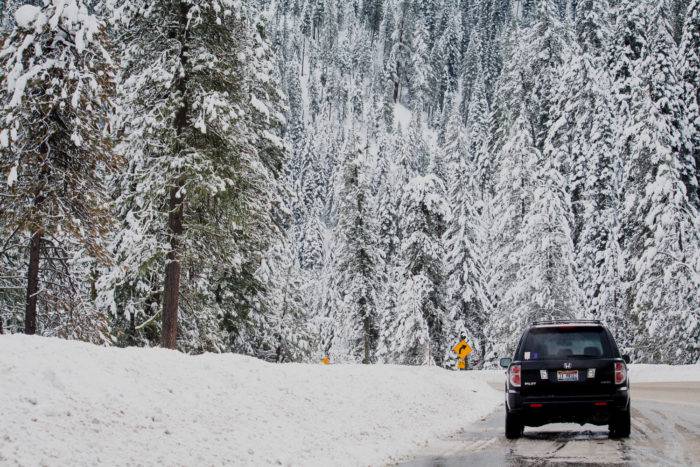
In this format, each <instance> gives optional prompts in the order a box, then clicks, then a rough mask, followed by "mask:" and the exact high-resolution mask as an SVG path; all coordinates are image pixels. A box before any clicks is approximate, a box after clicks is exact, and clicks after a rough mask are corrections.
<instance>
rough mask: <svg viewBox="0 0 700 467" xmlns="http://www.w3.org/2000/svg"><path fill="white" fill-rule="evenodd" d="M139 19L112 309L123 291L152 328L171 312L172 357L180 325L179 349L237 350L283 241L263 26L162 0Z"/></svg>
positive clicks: (131, 59)
mask: <svg viewBox="0 0 700 467" xmlns="http://www.w3.org/2000/svg"><path fill="white" fill-rule="evenodd" d="M134 12H135V14H134V15H133V16H131V18H130V22H129V23H128V26H129V29H128V36H127V47H126V50H125V56H126V60H125V63H126V66H125V68H124V71H123V83H124V84H123V86H122V94H121V95H122V98H121V100H122V109H123V110H122V112H121V114H120V118H119V124H120V130H121V131H122V132H123V134H124V135H125V139H124V143H123V145H122V151H123V153H124V155H125V156H126V158H127V159H128V160H129V165H130V168H129V171H128V172H127V173H126V174H125V175H124V177H123V178H122V179H121V180H120V181H119V186H120V190H119V191H120V193H121V194H120V197H119V199H118V200H117V202H118V205H119V206H120V209H121V211H122V219H123V220H124V222H125V225H124V227H125V228H124V230H123V231H122V232H121V234H120V236H119V237H118V238H117V239H116V242H115V251H116V253H117V257H118V258H119V262H120V264H122V265H128V266H127V267H126V268H124V267H121V268H116V269H115V270H114V271H112V274H111V277H110V278H109V280H108V281H106V284H105V290H106V291H107V300H109V294H110V293H116V296H115V299H116V300H117V303H115V308H116V311H117V312H118V313H121V314H124V313H126V315H125V316H126V317H129V313H131V312H132V310H131V309H129V308H126V309H125V308H124V304H128V303H130V302H133V303H135V304H136V305H135V306H134V307H133V308H134V310H133V311H135V312H139V311H141V312H143V311H142V310H145V311H146V312H148V313H149V314H151V316H150V317H148V315H143V318H140V319H144V318H146V317H148V319H147V320H146V321H144V323H143V324H145V323H149V322H151V323H152V322H153V319H155V318H156V316H157V314H158V313H157V311H155V310H157V309H159V308H161V307H162V322H163V330H162V332H161V333H160V338H161V339H162V343H163V345H164V346H165V347H174V346H175V344H176V336H177V330H178V327H182V328H184V329H183V331H184V332H183V333H182V334H181V335H182V339H181V344H182V345H181V348H184V349H194V350H206V349H217V350H219V349H221V348H222V347H223V346H226V345H229V346H234V347H235V346H238V345H240V344H239V341H238V340H237V339H238V337H239V336H241V335H243V334H245V333H244V332H243V328H245V327H246V326H248V325H250V323H251V322H252V318H251V314H252V313H254V307H253V303H252V302H253V301H254V300H255V297H256V296H257V295H258V294H259V293H260V291H261V290H262V288H263V286H262V284H261V283H260V281H259V280H258V279H257V278H256V275H255V272H256V270H257V269H258V267H259V264H260V261H261V254H262V253H263V252H264V251H266V250H267V248H268V246H269V244H270V241H271V239H273V238H274V237H276V236H278V235H279V232H280V226H279V221H278V219H277V214H276V212H277V211H278V209H279V197H280V194H281V192H282V191H281V189H280V187H279V184H278V177H279V176H280V172H281V160H282V158H283V157H284V154H285V151H284V147H283V145H282V143H281V139H280V138H279V128H280V122H281V121H282V119H283V116H282V114H281V113H280V109H281V107H280V104H279V96H277V95H276V94H275V92H276V90H275V89H274V87H271V86H273V83H274V82H275V76H274V75H271V74H270V70H271V69H270V67H269V64H268V63H269V61H270V52H269V50H268V48H267V46H266V39H265V37H264V25H262V24H261V23H256V22H255V21H254V20H253V19H252V17H251V16H250V14H249V12H247V11H237V12H235V13H234V12H233V11H231V10H230V9H227V7H226V5H224V4H221V3H220V2H218V1H216V2H210V3H206V4H202V5H199V4H196V5H195V4H191V3H189V2H184V1H182V2H175V3H173V2H172V1H165V0H163V1H159V2H154V3H152V4H148V5H141V4H135V6H134ZM163 37H169V38H170V39H169V40H168V41H163ZM163 270H164V271H165V274H164V276H161V274H162V272H161V271H163ZM183 272H184V273H186V276H185V277H186V281H184V282H183V285H184V287H181V283H180V280H181V276H182V274H183ZM205 278H206V279H205ZM161 281H163V285H162V286H161V285H160V284H161ZM111 291H114V292H111ZM180 297H184V300H183V302H182V304H183V305H184V306H183V307H181V306H180ZM180 316H181V317H182V318H183V319H182V321H180V320H179V317H180ZM151 318H153V319H151ZM143 324H142V325H143ZM154 331H155V332H154V337H155V336H158V335H159V333H158V332H157V330H154ZM221 331H223V333H222V332H221ZM229 348H230V347H229Z"/></svg>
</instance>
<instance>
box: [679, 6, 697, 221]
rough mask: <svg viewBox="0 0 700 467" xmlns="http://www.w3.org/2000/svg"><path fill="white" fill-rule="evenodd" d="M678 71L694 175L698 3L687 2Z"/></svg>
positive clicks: (689, 189) (690, 187) (695, 154)
mask: <svg viewBox="0 0 700 467" xmlns="http://www.w3.org/2000/svg"><path fill="white" fill-rule="evenodd" d="M680 70H681V74H682V79H683V87H684V88H683V90H682V92H683V97H684V99H685V112H686V116H685V122H686V125H687V128H686V130H685V133H686V134H687V135H688V145H689V147H688V150H690V151H691V153H692V154H693V160H694V162H695V169H696V171H697V170H700V0H691V1H690V4H689V5H688V12H687V14H686V19H685V23H684V25H683V36H682V38H681V46H680ZM693 188H695V191H696V193H697V194H696V195H695V199H696V200H698V199H700V186H696V187H693V186H692V185H691V184H688V185H687V189H688V191H689V192H691V191H692V190H693ZM697 208H698V209H700V206H698V207H697Z"/></svg>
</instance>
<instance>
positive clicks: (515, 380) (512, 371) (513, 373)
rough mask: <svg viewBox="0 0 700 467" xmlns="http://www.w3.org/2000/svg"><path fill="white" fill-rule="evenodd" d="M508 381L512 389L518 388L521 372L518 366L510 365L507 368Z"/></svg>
mask: <svg viewBox="0 0 700 467" xmlns="http://www.w3.org/2000/svg"><path fill="white" fill-rule="evenodd" d="M508 381H509V382H510V385H511V386H513V387H514V388H519V387H520V383H521V382H522V372H521V368H520V365H511V366H510V368H508Z"/></svg>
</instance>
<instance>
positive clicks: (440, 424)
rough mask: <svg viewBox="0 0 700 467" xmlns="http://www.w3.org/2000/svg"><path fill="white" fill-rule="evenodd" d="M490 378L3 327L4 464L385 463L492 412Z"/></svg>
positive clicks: (0, 457)
mask: <svg viewBox="0 0 700 467" xmlns="http://www.w3.org/2000/svg"><path fill="white" fill-rule="evenodd" d="M483 376H484V375H482V374H481V373H479V372H460V373H458V372H453V371H446V370H441V369H438V368H417V367H399V366H383V365H376V366H361V365H331V366H322V365H301V364H287V365H274V364H268V363H264V362H261V361H258V360H255V359H252V358H248V357H243V356H238V355H231V354H228V355H202V356H196V357H193V356H187V355H183V354H180V353H177V352H172V351H166V350H162V349H116V348H102V347H96V346H92V345H89V344H84V343H80V342H69V341H63V340H58V339H51V338H41V337H27V336H21V335H15V336H0V420H1V421H2V423H0V464H10V465H12V464H15V463H19V464H23V465H40V464H41V465H67V464H69V465H96V464H119V465H135V464H140V465H152V464H164V465H215V464H216V465H221V464H235V465H269V464H281V465H319V466H320V465H324V466H327V465H381V464H383V463H385V462H390V461H392V460H397V459H400V458H402V457H403V456H404V455H407V454H410V453H413V452H416V451H417V450H420V448H421V446H424V445H425V443H427V442H429V441H431V440H433V439H437V438H439V437H441V436H445V435H448V434H450V433H452V432H455V431H457V430H459V429H461V428H463V427H465V426H467V425H469V424H471V423H472V422H473V421H475V420H477V419H479V418H481V417H483V416H485V415H487V414H488V413H489V412H491V411H492V410H493V409H494V408H495V407H496V406H497V405H499V404H500V403H501V402H502V394H500V393H499V392H497V391H495V390H493V389H492V388H491V387H489V386H488V384H487V383H486V382H485V381H484V377H483Z"/></svg>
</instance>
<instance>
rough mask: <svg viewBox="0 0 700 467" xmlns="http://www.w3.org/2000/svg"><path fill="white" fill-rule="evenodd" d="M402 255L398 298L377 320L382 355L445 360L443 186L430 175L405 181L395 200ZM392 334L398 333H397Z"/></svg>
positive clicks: (412, 361) (415, 361) (408, 360)
mask: <svg viewBox="0 0 700 467" xmlns="http://www.w3.org/2000/svg"><path fill="white" fill-rule="evenodd" d="M399 212H400V215H399V218H400V219H401V232H402V233H401V238H402V243H401V260H400V263H399V264H400V270H401V275H400V281H401V287H400V290H399V293H398V303H397V306H396V308H395V309H394V310H392V311H393V313H391V314H389V313H386V314H385V315H384V316H383V320H382V327H381V329H382V336H383V339H382V342H384V343H388V345H387V346H386V347H384V348H382V349H381V354H382V356H383V358H384V360H385V361H388V362H392V363H402V364H409V365H425V364H437V365H442V364H443V363H444V360H443V359H444V356H445V355H446V339H445V332H446V322H445V321H446V319H445V311H446V306H445V301H444V300H445V290H444V288H445V276H444V270H443V256H444V246H443V243H442V236H443V235H444V233H445V229H446V216H447V203H446V201H445V188H444V185H443V183H442V181H441V180H440V179H438V178H437V177H435V176H434V175H426V176H418V177H415V178H413V179H412V180H411V181H410V182H409V184H408V185H407V186H406V188H405V191H404V194H403V197H402V200H401V206H400V211H399ZM396 336H402V338H401V339H396Z"/></svg>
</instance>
